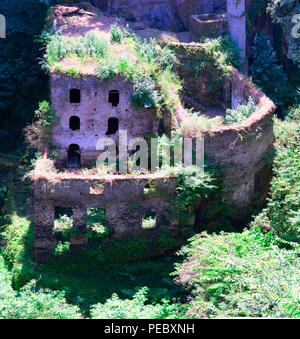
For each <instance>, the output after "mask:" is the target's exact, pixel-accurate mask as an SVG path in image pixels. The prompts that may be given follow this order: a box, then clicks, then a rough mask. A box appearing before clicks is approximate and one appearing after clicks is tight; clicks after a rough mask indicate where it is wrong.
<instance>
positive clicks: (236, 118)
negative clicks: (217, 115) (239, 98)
mask: <svg viewBox="0 0 300 339" xmlns="http://www.w3.org/2000/svg"><path fill="white" fill-rule="evenodd" d="M255 109H256V105H255V103H254V101H253V99H252V98H251V97H250V99H249V101H248V103H247V102H244V103H242V104H239V105H238V107H237V109H236V110H232V109H227V110H226V115H225V122H226V124H228V125H238V124H241V123H242V122H243V121H244V120H246V119H247V118H248V117H250V115H251V114H252V113H253V112H254V111H255Z"/></svg>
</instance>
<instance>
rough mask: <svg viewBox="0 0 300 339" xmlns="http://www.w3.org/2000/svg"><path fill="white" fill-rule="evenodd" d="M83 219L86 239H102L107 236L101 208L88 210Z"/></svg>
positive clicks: (107, 232) (103, 211) (104, 218)
mask: <svg viewBox="0 0 300 339" xmlns="http://www.w3.org/2000/svg"><path fill="white" fill-rule="evenodd" d="M85 219H86V225H87V229H88V231H87V237H88V238H103V237H105V236H106V235H108V234H109V230H108V228H107V221H106V215H105V210H104V209H103V208H89V209H88V211H87V214H86V216H85Z"/></svg>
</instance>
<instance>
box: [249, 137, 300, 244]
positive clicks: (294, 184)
mask: <svg viewBox="0 0 300 339" xmlns="http://www.w3.org/2000/svg"><path fill="white" fill-rule="evenodd" d="M299 211H300V148H299V139H298V141H297V142H295V143H292V144H291V145H289V146H288V147H283V146H278V147H277V154H276V157H275V161H274V177H273V179H272V181H271V189H270V198H268V204H267V208H266V209H265V210H264V211H263V212H262V214H261V215H259V216H258V217H257V218H256V219H255V221H254V223H255V224H257V225H259V226H261V227H262V228H264V227H266V226H267V227H269V228H271V229H273V230H274V231H275V232H276V233H277V234H278V235H279V236H280V237H282V238H283V239H286V240H288V241H297V242H300V218H299V217H300V214H299ZM261 218H263V219H264V223H262V222H261Z"/></svg>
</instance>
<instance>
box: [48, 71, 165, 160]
mask: <svg viewBox="0 0 300 339" xmlns="http://www.w3.org/2000/svg"><path fill="white" fill-rule="evenodd" d="M71 89H79V90H80V95H81V99H80V103H70V100H69V96H70V90H71ZM111 90H118V91H119V93H120V102H119V104H118V106H117V107H114V106H112V104H111V103H110V102H109V91H111ZM132 91H133V86H132V84H131V83H130V82H125V81H124V80H123V79H121V78H118V79H115V80H110V81H101V80H99V79H98V78H97V77H95V76H88V77H82V78H79V79H75V78H71V77H68V76H65V75H61V74H52V75H51V103H52V107H53V108H54V110H55V111H56V114H57V115H58V116H59V118H60V121H59V123H58V125H57V126H55V127H54V128H53V133H52V135H53V137H52V144H53V145H54V146H55V147H56V149H57V152H58V153H59V154H60V156H61V157H60V158H61V159H63V161H66V158H67V151H68V148H69V146H70V145H71V144H77V145H79V147H80V152H81V160H82V162H83V165H84V163H86V162H88V161H89V159H96V158H97V155H99V152H97V151H96V145H97V142H98V140H99V139H101V138H104V137H110V138H113V139H114V140H116V141H117V140H118V137H119V131H117V132H116V133H115V134H113V135H106V133H107V131H108V120H109V118H117V119H119V130H126V131H127V136H128V140H130V139H131V138H132V137H134V136H136V135H141V134H149V133H150V134H151V133H156V134H157V132H158V127H159V120H158V119H157V118H156V115H155V112H153V111H151V110H149V109H144V108H138V109H137V108H135V107H134V106H133V105H132V104H131V100H130V97H131V95H132ZM72 116H76V117H79V118H80V129H79V130H72V129H70V128H69V120H70V118H71V117H72ZM62 165H65V163H62Z"/></svg>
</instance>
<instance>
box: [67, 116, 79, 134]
mask: <svg viewBox="0 0 300 339" xmlns="http://www.w3.org/2000/svg"><path fill="white" fill-rule="evenodd" d="M69 127H70V129H72V130H73V131H76V130H77V129H80V119H79V118H78V117H75V116H73V117H71V118H70V121H69Z"/></svg>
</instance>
